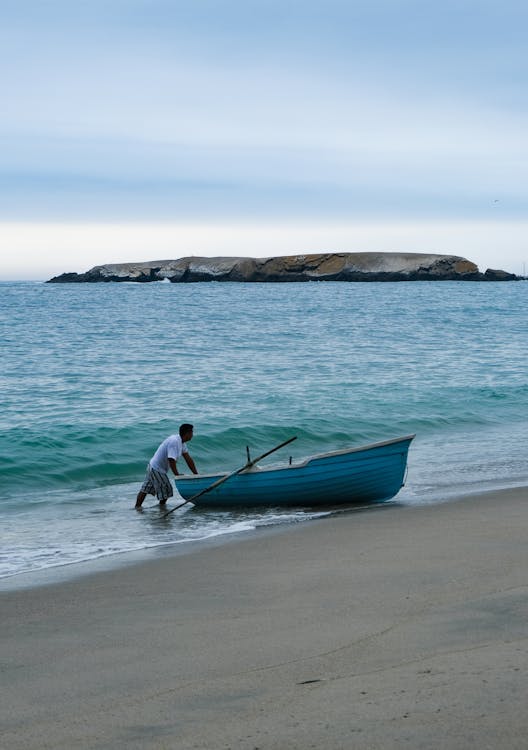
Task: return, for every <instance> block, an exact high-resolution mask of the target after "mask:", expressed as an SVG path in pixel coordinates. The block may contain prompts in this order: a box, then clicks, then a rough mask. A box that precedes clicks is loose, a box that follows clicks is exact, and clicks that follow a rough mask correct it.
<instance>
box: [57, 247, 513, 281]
mask: <svg viewBox="0 0 528 750" xmlns="http://www.w3.org/2000/svg"><path fill="white" fill-rule="evenodd" d="M516 278H517V277H516V276H515V275H514V274H509V273H507V272H506V271H499V270H492V269H488V270H487V271H486V272H485V273H481V272H480V271H479V269H478V267H477V266H476V265H475V264H474V263H472V262H471V261H469V260H466V258H461V257H459V256H456V255H434V254H426V253H314V254H309V255H283V256H278V257H271V258H236V257H233V258H230V257H221V258H197V257H196V258H195V257H188V258H180V259H179V260H157V261H156V260H153V261H147V262H144V263H108V264H106V265H103V266H95V267H94V268H92V269H91V270H90V271H87V272H86V273H80V274H77V273H63V274H61V275H60V276H55V277H54V278H53V279H50V280H49V283H69V282H100V281H137V282H147V281H163V280H164V279H168V280H169V281H171V282H173V283H185V282H193V281H275V282H277V281H280V282H282V281H441V280H460V281H509V280H513V279H516Z"/></svg>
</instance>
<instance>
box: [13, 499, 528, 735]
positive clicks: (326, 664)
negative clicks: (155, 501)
mask: <svg viewBox="0 0 528 750" xmlns="http://www.w3.org/2000/svg"><path fill="white" fill-rule="evenodd" d="M527 542H528V489H515V490H507V491H503V492H494V493H488V494H483V495H481V496H479V497H473V498H466V499H463V500H459V501H456V502H449V503H445V504H441V505H436V506H430V507H424V508H406V507H397V506H390V507H385V508H379V509H376V510H373V511H369V512H361V513H359V512H358V513H348V514H342V515H340V516H338V517H335V518H331V519H325V520H321V521H316V522H309V523H306V524H302V525H299V526H296V527H293V528H289V529H288V530H286V531H285V530H278V531H275V532H264V533H261V534H257V535H255V536H253V537H252V538H244V539H242V540H238V541H234V542H230V543H228V544H224V545H223V546H214V547H209V548H205V549H200V550H198V551H196V552H192V553H189V554H186V555H183V556H174V557H170V556H168V557H165V558H163V559H160V560H155V561H150V562H145V563H142V564H137V565H132V566H129V567H127V568H123V569H120V570H114V571H107V572H104V573H99V574H95V575H90V576H86V577H82V578H79V579H77V580H75V581H72V582H68V583H60V584H57V585H50V586H41V587H39V588H33V589H26V590H21V591H15V592H7V593H3V594H0V613H1V614H0V619H1V635H0V637H1V644H2V645H1V673H0V675H1V688H2V692H1V706H0V712H1V716H0V721H1V724H0V725H1V733H2V734H1V735H0V736H1V739H0V745H1V746H2V748H6V750H18V749H20V750H32V749H33V748H35V750H36V749H37V748H38V749H39V750H43V749H45V748H53V750H57V749H58V748H68V750H74V749H75V748H108V749H109V750H121V748H123V749H124V748H126V749H127V750H135V749H136V748H137V749H141V750H143V749H148V750H150V749H151V748H152V749H154V748H170V749H171V750H172V749H178V750H179V749H180V748H182V749H187V748H189V749H190V748H207V749H208V750H209V749H210V750H217V749H218V750H220V749H222V748H233V749H235V748H242V749H243V750H246V749H247V750H255V748H259V750H289V749H290V748H291V749H292V750H293V749H299V750H301V749H302V750H306V749H308V748H318V749H322V750H326V749H328V750H333V749H335V748H339V749H343V750H348V749H351V748H354V749H356V748H357V749H360V750H363V749H365V750H375V749H376V748H383V749H385V748H387V749H392V748H413V749H414V748H434V749H435V750H437V749H441V748H453V749H455V748H456V750H463V749H464V748H479V750H480V749H481V748H492V749H493V750H497V749H498V748H500V749H502V748H505V749H506V748H507V749H508V750H515V749H516V748H522V749H523V750H525V749H526V748H527V747H528V717H527V712H526V706H527V699H528V687H527V681H526V672H527V668H528V588H527V571H528V543H527Z"/></svg>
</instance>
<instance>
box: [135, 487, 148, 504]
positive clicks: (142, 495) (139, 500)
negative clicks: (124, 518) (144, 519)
mask: <svg viewBox="0 0 528 750" xmlns="http://www.w3.org/2000/svg"><path fill="white" fill-rule="evenodd" d="M146 496H147V493H146V492H141V491H140V492H138V496H137V498H136V508H141V506H142V504H143V500H144V499H145V498H146Z"/></svg>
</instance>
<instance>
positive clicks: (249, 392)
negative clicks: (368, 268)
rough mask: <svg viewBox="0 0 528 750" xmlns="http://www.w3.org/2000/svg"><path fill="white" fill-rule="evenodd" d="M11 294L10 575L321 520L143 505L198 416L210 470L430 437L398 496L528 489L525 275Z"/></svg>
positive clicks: (0, 552) (5, 314)
mask: <svg viewBox="0 0 528 750" xmlns="http://www.w3.org/2000/svg"><path fill="white" fill-rule="evenodd" d="M0 292H1V294H0V326H1V329H0V330H1V345H2V365H3V367H2V371H1V373H0V381H1V390H0V392H1V394H2V396H1V397H2V409H1V413H0V456H1V475H2V483H1V489H0V514H1V521H2V545H1V548H0V576H13V575H15V574H17V573H19V572H23V571H35V570H41V569H45V568H49V567H51V566H57V565H65V564H68V563H73V562H78V561H81V560H92V559H95V558H98V557H106V556H109V555H113V554H116V553H120V552H125V551H130V550H144V549H149V548H157V547H159V546H162V545H175V544H188V543H192V542H193V541H195V540H197V539H202V538H208V537H211V536H216V535H219V534H225V533H229V532H231V531H240V532H244V531H246V530H250V529H254V528H255V527H258V526H260V525H266V524H270V523H291V522H295V521H297V520H300V519H304V518H306V517H309V515H310V514H304V513H302V512H301V511H299V512H291V511H289V512H282V513H280V512H278V511H276V510H270V511H268V512H265V513H259V514H254V513H238V514H235V513H218V512H208V511H204V510H202V511H198V510H193V509H192V508H190V507H189V506H187V507H186V508H185V509H184V510H182V511H178V512H177V513H175V514H172V516H171V519H172V520H171V523H170V524H165V525H161V526H160V523H159V517H158V516H159V514H158V511H157V510H156V509H155V508H154V507H153V500H147V501H145V506H146V507H147V510H146V512H145V513H143V514H138V513H135V512H134V511H132V510H131V507H132V505H133V502H134V498H135V495H136V492H137V490H138V488H139V485H140V483H141V481H142V478H143V474H144V469H145V464H146V462H147V461H148V459H149V458H150V456H151V455H152V453H153V452H154V450H155V448H156V447H157V445H158V443H159V442H161V440H162V439H163V438H164V437H166V436H167V435H168V434H170V433H172V432H175V431H176V429H177V426H178V425H179V424H180V423H181V422H184V421H185V422H187V421H189V422H192V423H193V424H194V425H195V438H194V440H193V442H192V444H191V445H190V449H191V454H192V455H193V457H194V459H195V461H196V463H197V466H198V468H199V470H201V471H204V472H213V471H232V470H233V469H236V468H238V467H239V466H241V465H243V464H244V462H245V459H246V453H245V447H246V445H249V446H250V447H251V450H252V453H253V455H257V454H258V453H261V452H264V451H265V450H267V449H269V448H270V447H272V446H273V445H275V444H277V443H280V442H281V441H283V440H286V439H287V438H289V437H290V436H292V435H297V436H298V439H297V441H296V442H295V443H293V444H292V446H289V447H288V448H287V449H286V451H287V455H284V456H281V455H280V454H277V455H276V456H273V457H272V458H271V459H270V461H272V462H277V461H280V459H281V457H282V458H284V459H286V458H288V456H289V455H292V456H294V458H300V457H304V456H308V455H311V454H313V453H317V452H321V451H326V450H334V449H338V448H342V447H346V446H350V445H361V444H365V443H370V442H373V441H376V440H385V439H389V438H393V437H397V436H400V435H405V434H408V433H414V432H415V433H416V434H417V437H416V440H415V441H414V443H413V444H412V446H411V451H410V455H409V474H408V481H407V484H406V487H405V488H404V489H403V490H402V492H401V493H400V495H399V496H398V501H399V502H403V503H414V504H420V503H430V502H438V501H443V500H447V499H449V498H450V497H453V496H454V495H457V494H460V493H466V492H467V493H470V492H474V491H477V490H479V489H481V488H485V489H488V488H489V489H491V488H496V487H509V486H515V485H523V484H526V483H528V461H527V459H526V447H527V444H528V441H527V438H528V420H527V416H528V367H527V364H526V352H527V351H528V334H527V330H526V323H525V321H526V313H525V298H526V295H527V293H528V285H527V284H526V283H525V282H506V283H471V282H436V283H435V282H414V283H380V284H378V283H369V284H367V283H365V284H362V283H357V284H350V283H349V284H347V283H308V284H235V283H234V284H228V283H224V284H222V283H202V284H189V285H173V284H165V283H153V284H133V283H125V284H93V285H92V284H86V285H83V284H81V285H76V284H71V285H69V284H68V285H50V284H42V283H30V282H20V283H2V284H0ZM149 504H150V507H149ZM312 515H315V514H312Z"/></svg>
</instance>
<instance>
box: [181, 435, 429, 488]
mask: <svg viewBox="0 0 528 750" xmlns="http://www.w3.org/2000/svg"><path fill="white" fill-rule="evenodd" d="M415 437H416V433H414V434H412V435H404V436H403V437H399V438H391V439H390V440H382V441H381V442H379V443H370V444H369V445H363V446H359V447H357V448H340V449H339V450H336V451H329V452H328V453H316V454H315V455H313V456H308V457H307V458H305V459H304V460H303V461H302V462H301V463H299V464H287V465H286V466H269V467H264V468H261V467H259V466H257V465H254V466H251V467H249V468H248V469H243V470H242V471H240V472H239V473H238V474H237V476H243V475H249V474H261V473H263V472H272V471H292V470H293V469H303V468H305V467H306V466H308V464H310V463H311V462H312V461H317V460H319V459H322V458H332V457H333V456H344V455H347V454H348V453H361V452H363V451H368V450H372V449H374V448H383V447H385V446H387V445H392V444H395V443H403V442H405V441H409V442H410V441H411V440H413V439H414V438H415ZM229 473H230V472H227V471H226V472H222V473H220V474H217V473H215V474H180V475H179V476H178V478H177V480H176V482H177V483H178V484H179V483H180V482H181V481H196V480H198V479H214V478H218V479H219V478H221V477H226V476H228V475H229Z"/></svg>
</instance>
